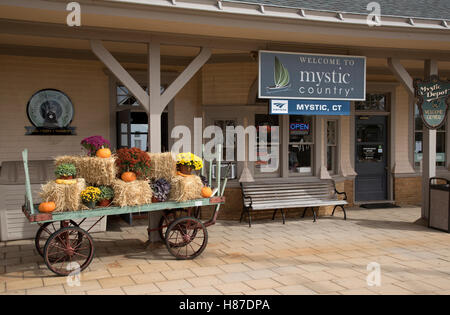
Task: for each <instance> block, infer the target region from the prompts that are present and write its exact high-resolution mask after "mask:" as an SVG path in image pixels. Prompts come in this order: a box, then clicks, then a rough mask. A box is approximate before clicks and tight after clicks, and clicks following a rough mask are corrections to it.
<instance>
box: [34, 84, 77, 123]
mask: <svg viewBox="0 0 450 315" xmlns="http://www.w3.org/2000/svg"><path fill="white" fill-rule="evenodd" d="M27 114H28V119H29V120H30V122H31V123H32V124H33V125H34V126H35V127H36V128H49V129H56V128H67V127H68V126H69V125H70V123H71V122H72V119H73V114H74V109H73V105H72V102H71V101H70V99H69V97H68V96H67V95H66V94H64V93H63V92H61V91H58V90H54V89H45V90H40V91H38V92H36V93H35V94H34V95H33V96H32V97H31V99H30V100H29V101H28V104H27Z"/></svg>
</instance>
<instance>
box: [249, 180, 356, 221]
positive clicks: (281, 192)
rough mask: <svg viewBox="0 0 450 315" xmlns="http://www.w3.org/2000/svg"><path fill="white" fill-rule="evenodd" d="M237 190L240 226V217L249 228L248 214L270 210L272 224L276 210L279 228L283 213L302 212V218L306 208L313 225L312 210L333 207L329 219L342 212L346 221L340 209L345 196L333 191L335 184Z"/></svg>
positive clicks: (254, 186)
mask: <svg viewBox="0 0 450 315" xmlns="http://www.w3.org/2000/svg"><path fill="white" fill-rule="evenodd" d="M241 189H242V198H243V204H244V207H243V209H242V213H241V219H240V222H242V219H243V217H244V214H247V217H248V225H249V227H251V224H252V219H251V214H250V211H252V210H270V209H274V212H273V216H272V220H274V219H275V214H276V213H277V211H278V210H280V211H281V216H282V218H283V224H285V215H284V210H286V209H289V208H305V209H304V211H303V215H302V217H305V213H306V211H307V210H308V209H309V208H310V209H311V210H312V212H313V218H314V222H316V218H317V214H316V210H315V208H318V207H321V206H334V208H333V213H332V215H334V211H335V210H336V208H341V209H342V211H343V212H344V220H347V214H346V212H345V208H344V205H346V204H348V202H347V201H346V200H347V194H346V193H345V192H339V191H337V190H336V186H335V183H334V181H333V180H331V179H330V180H328V179H327V180H318V179H317V180H302V179H299V180H297V181H295V182H280V181H272V180H271V181H270V182H264V183H262V182H253V183H241ZM339 195H343V199H339Z"/></svg>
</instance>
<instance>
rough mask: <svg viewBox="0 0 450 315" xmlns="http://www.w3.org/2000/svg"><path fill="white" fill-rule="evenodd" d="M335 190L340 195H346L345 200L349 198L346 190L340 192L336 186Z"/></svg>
mask: <svg viewBox="0 0 450 315" xmlns="http://www.w3.org/2000/svg"><path fill="white" fill-rule="evenodd" d="M334 192H335V193H336V194H338V195H344V200H347V193H346V192H345V191H343V192H340V191H338V190H337V189H336V188H334Z"/></svg>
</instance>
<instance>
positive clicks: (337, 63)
mask: <svg viewBox="0 0 450 315" xmlns="http://www.w3.org/2000/svg"><path fill="white" fill-rule="evenodd" d="M259 97H260V98H274V99H275V98H276V99H278V98H280V99H314V100H347V101H364V100H365V99H366V57H355V56H337V55H318V54H299V53H286V52H273V51H260V52H259Z"/></svg>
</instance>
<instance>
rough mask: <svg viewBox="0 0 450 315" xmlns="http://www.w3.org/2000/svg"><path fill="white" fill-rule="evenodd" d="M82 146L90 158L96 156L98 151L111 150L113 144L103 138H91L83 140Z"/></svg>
mask: <svg viewBox="0 0 450 315" xmlns="http://www.w3.org/2000/svg"><path fill="white" fill-rule="evenodd" d="M81 145H82V146H83V147H84V148H85V149H86V150H87V151H88V155H89V156H95V153H96V152H97V150H100V149H103V148H108V149H110V147H111V143H109V141H108V140H106V139H105V138H103V137H102V136H91V137H87V138H84V139H83V140H81Z"/></svg>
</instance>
